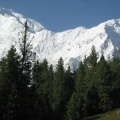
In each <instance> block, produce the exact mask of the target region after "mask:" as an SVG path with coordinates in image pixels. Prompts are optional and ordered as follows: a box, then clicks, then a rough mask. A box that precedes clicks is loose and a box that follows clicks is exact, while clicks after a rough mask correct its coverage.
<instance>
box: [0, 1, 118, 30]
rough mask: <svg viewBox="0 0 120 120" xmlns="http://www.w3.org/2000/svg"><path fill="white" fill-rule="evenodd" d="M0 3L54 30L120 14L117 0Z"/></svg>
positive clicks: (0, 5)
mask: <svg viewBox="0 0 120 120" xmlns="http://www.w3.org/2000/svg"><path fill="white" fill-rule="evenodd" d="M0 7H4V8H9V9H13V11H15V12H17V13H20V14H23V15H25V16H27V17H29V18H31V19H34V20H36V21H38V22H40V23H41V24H42V25H43V26H44V27H46V28H47V29H49V30H52V31H55V32H58V31H64V30H67V29H72V28H76V27H79V26H84V27H86V28H90V27H93V26H96V25H98V24H99V23H101V22H104V21H107V20H109V19H118V18H120V0H0Z"/></svg>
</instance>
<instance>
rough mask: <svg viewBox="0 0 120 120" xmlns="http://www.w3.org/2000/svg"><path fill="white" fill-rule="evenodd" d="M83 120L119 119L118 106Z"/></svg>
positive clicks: (119, 109)
mask: <svg viewBox="0 0 120 120" xmlns="http://www.w3.org/2000/svg"><path fill="white" fill-rule="evenodd" d="M84 120H120V108H118V109H115V110H112V111H108V112H105V113H102V114H98V115H95V116H91V117H89V118H86V119H84Z"/></svg>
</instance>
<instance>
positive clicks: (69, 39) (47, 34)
mask: <svg viewBox="0 0 120 120" xmlns="http://www.w3.org/2000/svg"><path fill="white" fill-rule="evenodd" d="M26 20H27V23H28V34H29V39H30V40H32V44H33V51H34V52H36V59H38V60H39V61H43V60H44V59H47V60H48V63H49V64H53V66H55V65H56V64H57V61H58V59H59V58H60V57H62V58H63V60H64V66H65V68H67V66H70V67H71V69H72V70H74V69H76V68H77V67H78V65H79V62H80V61H81V60H83V59H84V57H85V55H86V56H88V55H89V54H90V51H91V48H92V46H93V45H94V46H95V48H96V51H97V52H98V57H99V58H100V56H101V55H102V54H104V56H105V58H106V59H112V58H113V57H115V56H117V57H120V19H112V20H108V21H106V22H104V23H101V24H99V25H98V26H95V27H92V28H90V29H87V28H85V27H77V28H75V29H70V30H66V31H63V32H52V31H50V30H47V29H46V28H45V27H44V26H42V25H41V24H40V23H38V22H36V21H35V20H32V19H29V18H27V17H24V16H23V15H21V14H19V13H15V12H14V11H12V10H9V9H4V8H0V26H1V27H0V59H1V58H2V57H4V56H5V55H6V53H7V51H8V50H9V49H10V47H11V45H16V48H17V50H18V44H19V39H20V38H21V37H22V36H21V34H20V33H21V32H22V31H23V27H24V23H25V21H26ZM18 51H19V50H18Z"/></svg>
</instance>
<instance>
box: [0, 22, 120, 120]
mask: <svg viewBox="0 0 120 120" xmlns="http://www.w3.org/2000/svg"><path fill="white" fill-rule="evenodd" d="M119 93H120V59H119V58H113V59H112V60H108V61H106V60H105V58H104V56H103V55H102V56H101V58H100V59H99V60H98V54H97V52H96V50H95V47H94V46H93V47H92V49H91V53H90V55H89V56H88V57H86V56H85V58H84V60H83V61H81V62H80V64H79V66H78V68H77V70H75V71H74V72H71V69H70V67H68V68H67V69H65V68H64V61H63V59H62V58H60V59H59V61H58V64H57V65H56V68H55V70H53V66H52V65H48V62H47V60H46V59H45V60H44V61H43V62H42V63H40V62H39V61H36V60H35V53H33V52H32V45H31V42H30V41H29V40H28V37H27V22H26V23H25V26H24V31H23V38H21V43H20V54H18V53H17V51H16V49H15V47H14V46H12V47H11V49H10V50H9V51H8V53H7V55H6V57H4V58H3V59H2V60H1V61H0V120H84V119H86V118H87V117H88V116H92V115H95V114H98V113H102V112H106V111H109V110H111V109H114V108H118V107H120V95H119Z"/></svg>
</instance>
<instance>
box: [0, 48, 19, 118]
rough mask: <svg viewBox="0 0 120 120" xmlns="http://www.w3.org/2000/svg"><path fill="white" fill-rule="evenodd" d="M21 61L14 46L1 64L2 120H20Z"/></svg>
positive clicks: (0, 99) (0, 98) (0, 95)
mask: <svg viewBox="0 0 120 120" xmlns="http://www.w3.org/2000/svg"><path fill="white" fill-rule="evenodd" d="M19 59H20V56H19V55H18V54H17V53H16V49H15V48H14V47H13V46H12V47H11V49H10V51H9V52H8V54H7V56H6V58H5V59H3V60H2V62H1V69H0V81H1V83H2V84H1V86H0V91H1V92H0V93H1V94H0V101H1V102H0V103H1V105H0V106H1V108H0V109H1V110H0V111H1V112H3V113H1V119H2V118H3V119H6V120H16V119H18V117H17V116H18V110H19V106H18V92H19V91H18V89H19V72H20V62H19ZM4 103H5V104H4Z"/></svg>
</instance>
